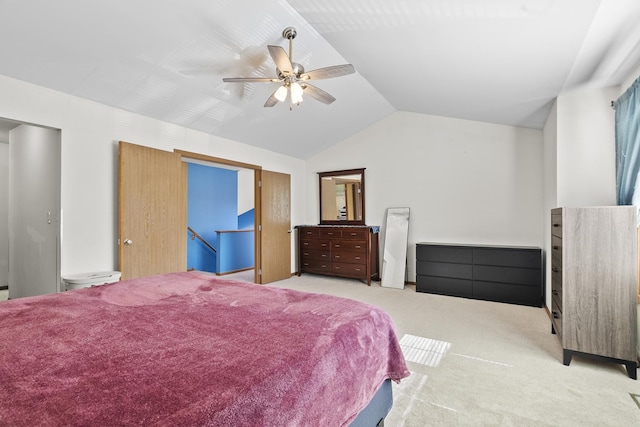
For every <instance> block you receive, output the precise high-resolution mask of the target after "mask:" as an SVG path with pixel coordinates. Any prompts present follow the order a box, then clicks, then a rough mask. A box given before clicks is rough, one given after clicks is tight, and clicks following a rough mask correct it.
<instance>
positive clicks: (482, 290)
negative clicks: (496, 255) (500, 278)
mask: <svg viewBox="0 0 640 427" xmlns="http://www.w3.org/2000/svg"><path fill="white" fill-rule="evenodd" d="M473 297H474V298H479V299H483V300H487V301H498V302H506V303H511V304H524V305H533V306H538V307H539V306H540V299H541V298H542V295H541V292H540V287H539V286H537V287H536V286H514V285H513V284H511V283H499V282H482V281H478V280H474V281H473Z"/></svg>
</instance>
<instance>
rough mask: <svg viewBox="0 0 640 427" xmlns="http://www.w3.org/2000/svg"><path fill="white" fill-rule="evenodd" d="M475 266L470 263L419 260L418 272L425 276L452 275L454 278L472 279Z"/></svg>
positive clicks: (417, 264)
mask: <svg viewBox="0 0 640 427" xmlns="http://www.w3.org/2000/svg"><path fill="white" fill-rule="evenodd" d="M472 273H473V268H472V266H471V265H468V264H452V263H446V262H431V261H418V262H417V263H416V274H421V275H425V276H438V277H451V278H454V279H471V278H472V277H473V276H472Z"/></svg>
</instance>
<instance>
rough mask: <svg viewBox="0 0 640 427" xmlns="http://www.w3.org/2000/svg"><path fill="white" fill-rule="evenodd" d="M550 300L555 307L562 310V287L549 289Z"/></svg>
mask: <svg viewBox="0 0 640 427" xmlns="http://www.w3.org/2000/svg"><path fill="white" fill-rule="evenodd" d="M551 300H552V302H553V304H555V305H556V307H557V308H558V309H559V310H560V311H562V288H560V289H556V288H554V289H552V290H551Z"/></svg>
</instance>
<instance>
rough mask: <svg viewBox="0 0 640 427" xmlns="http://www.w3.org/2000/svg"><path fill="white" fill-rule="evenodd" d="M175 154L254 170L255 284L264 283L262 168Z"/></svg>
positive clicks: (198, 156) (207, 156)
mask: <svg viewBox="0 0 640 427" xmlns="http://www.w3.org/2000/svg"><path fill="white" fill-rule="evenodd" d="M173 151H174V153H178V154H180V156H181V158H183V159H191V160H200V161H204V162H210V163H217V164H219V165H225V166H233V167H238V168H243V169H250V170H253V180H254V181H253V205H254V206H253V209H254V211H253V212H254V219H253V227H254V233H253V235H254V244H253V251H254V254H253V259H254V268H253V281H254V282H255V283H258V284H261V283H262V275H261V274H260V268H261V266H262V257H261V254H262V233H261V232H260V231H261V230H260V229H259V228H260V225H261V224H262V206H261V205H262V204H261V201H262V195H261V192H260V191H259V189H260V182H261V181H262V166H258V165H253V164H251V163H243V162H238V161H235V160H229V159H223V158H221V157H215V156H209V155H206V154H200V153H194V152H191V151H184V150H177V149H174V150H173Z"/></svg>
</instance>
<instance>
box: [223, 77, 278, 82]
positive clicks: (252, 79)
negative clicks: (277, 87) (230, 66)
mask: <svg viewBox="0 0 640 427" xmlns="http://www.w3.org/2000/svg"><path fill="white" fill-rule="evenodd" d="M222 81H223V82H227V83H251V82H267V83H268V82H279V81H280V79H274V78H271V77H225V78H223V79H222Z"/></svg>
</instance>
